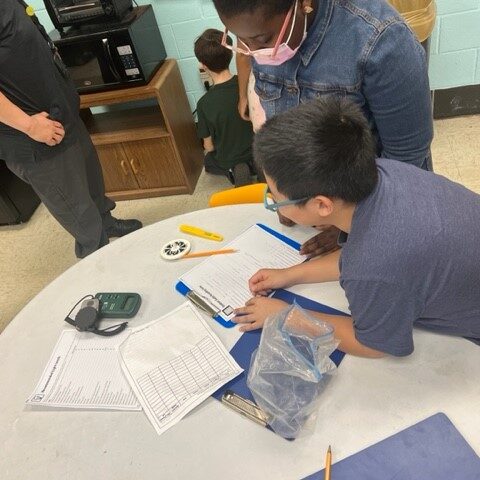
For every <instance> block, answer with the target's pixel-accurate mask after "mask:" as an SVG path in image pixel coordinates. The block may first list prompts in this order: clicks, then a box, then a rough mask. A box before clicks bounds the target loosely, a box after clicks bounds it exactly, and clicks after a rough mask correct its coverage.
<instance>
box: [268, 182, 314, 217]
mask: <svg viewBox="0 0 480 480" xmlns="http://www.w3.org/2000/svg"><path fill="white" fill-rule="evenodd" d="M308 199H309V197H303V198H299V199H298V200H284V201H283V202H276V201H275V200H274V199H273V198H272V193H271V192H270V188H269V186H268V185H267V186H266V187H265V193H264V195H263V205H264V207H265V208H266V209H267V210H270V211H271V212H277V211H278V209H279V208H281V207H285V206H287V205H296V204H298V203H301V202H304V201H305V200H308Z"/></svg>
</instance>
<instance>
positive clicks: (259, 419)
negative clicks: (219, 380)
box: [222, 390, 268, 427]
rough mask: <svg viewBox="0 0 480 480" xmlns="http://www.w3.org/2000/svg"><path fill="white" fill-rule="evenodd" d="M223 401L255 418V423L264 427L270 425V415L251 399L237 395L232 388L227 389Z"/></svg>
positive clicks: (239, 411)
mask: <svg viewBox="0 0 480 480" xmlns="http://www.w3.org/2000/svg"><path fill="white" fill-rule="evenodd" d="M222 403H224V404H225V405H227V407H230V408H231V409H232V410H235V411H236V412H238V413H240V414H241V415H243V416H245V417H247V418H249V419H250V420H253V421H254V422H255V423H258V424H259V425H262V427H266V426H267V425H268V417H267V415H266V413H265V412H264V411H263V410H262V409H261V408H260V407H259V406H257V405H255V404H254V403H253V402H251V401H250V400H247V399H246V398H243V397H241V396H240V395H237V394H236V393H235V392H233V391H232V390H227V391H226V392H225V393H224V394H223V395H222Z"/></svg>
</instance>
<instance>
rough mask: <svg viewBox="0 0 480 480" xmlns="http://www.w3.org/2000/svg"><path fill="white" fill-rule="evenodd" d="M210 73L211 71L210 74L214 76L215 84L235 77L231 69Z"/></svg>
mask: <svg viewBox="0 0 480 480" xmlns="http://www.w3.org/2000/svg"><path fill="white" fill-rule="evenodd" d="M209 73H210V76H211V77H212V80H213V83H214V85H218V84H220V83H225V82H228V81H229V80H231V79H232V77H233V75H232V73H231V72H230V70H223V72H219V73H215V72H212V71H210V72H209Z"/></svg>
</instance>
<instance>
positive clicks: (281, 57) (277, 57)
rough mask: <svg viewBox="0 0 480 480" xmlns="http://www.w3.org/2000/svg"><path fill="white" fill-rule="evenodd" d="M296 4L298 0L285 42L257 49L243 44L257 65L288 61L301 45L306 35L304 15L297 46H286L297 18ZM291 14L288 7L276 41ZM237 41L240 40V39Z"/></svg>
mask: <svg viewBox="0 0 480 480" xmlns="http://www.w3.org/2000/svg"><path fill="white" fill-rule="evenodd" d="M297 6H298V2H295V10H294V11H293V22H292V26H291V28H290V33H289V34H288V38H287V40H286V41H285V42H283V43H281V44H280V45H275V46H274V47H273V48H261V49H259V50H250V49H249V48H248V46H247V45H245V44H244V45H245V47H247V49H248V51H249V53H250V55H251V56H252V57H253V58H254V59H255V61H256V62H257V63H258V64H259V65H273V66H278V65H281V64H282V63H285V62H288V60H290V59H291V58H293V57H294V56H295V54H296V53H297V51H298V49H299V48H300V46H301V45H302V43H303V42H304V40H305V38H306V36H307V16H306V15H305V24H304V26H303V37H302V40H301V42H300V43H299V44H298V46H297V48H295V49H292V48H290V47H289V46H288V42H290V38H291V37H292V33H293V30H294V28H295V20H296V18H297ZM291 15H292V10H291V9H290V10H289V12H288V14H287V17H286V18H285V22H284V23H283V26H282V29H281V30H280V34H279V35H278V40H277V42H279V41H281V39H282V38H283V36H284V34H285V30H286V28H287V25H288V22H289V20H290V17H291ZM239 41H240V42H241V40H239ZM242 43H243V42H242Z"/></svg>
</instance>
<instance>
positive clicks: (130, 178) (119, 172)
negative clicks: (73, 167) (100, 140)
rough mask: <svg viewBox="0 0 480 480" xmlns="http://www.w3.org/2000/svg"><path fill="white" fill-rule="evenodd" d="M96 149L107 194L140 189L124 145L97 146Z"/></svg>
mask: <svg viewBox="0 0 480 480" xmlns="http://www.w3.org/2000/svg"><path fill="white" fill-rule="evenodd" d="M95 148H96V149H97V153H98V157H99V158H100V163H101V165H102V170H103V177H104V179H105V191H106V192H107V193H110V192H119V191H123V190H137V189H138V188H139V187H138V182H137V180H136V178H135V175H134V174H133V171H132V169H131V167H130V163H129V162H128V160H127V157H126V156H125V152H124V150H123V147H122V144H119V143H117V144H112V145H97V146H96V147H95Z"/></svg>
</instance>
